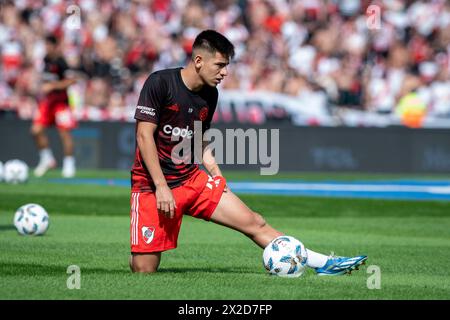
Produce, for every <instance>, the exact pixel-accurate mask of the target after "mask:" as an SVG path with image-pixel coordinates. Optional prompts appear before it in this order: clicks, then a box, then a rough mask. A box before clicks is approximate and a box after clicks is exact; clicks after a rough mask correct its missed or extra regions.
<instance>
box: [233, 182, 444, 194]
mask: <svg viewBox="0 0 450 320" xmlns="http://www.w3.org/2000/svg"><path fill="white" fill-rule="evenodd" d="M229 185H230V188H231V189H233V188H246V189H251V190H255V191H256V190H286V191H352V192H416V193H423V192H425V193H437V194H450V185H449V186H426V185H425V186H423V185H422V186H411V185H392V184H380V185H369V184H327V183H279V182H273V183H271V182H232V183H229Z"/></svg>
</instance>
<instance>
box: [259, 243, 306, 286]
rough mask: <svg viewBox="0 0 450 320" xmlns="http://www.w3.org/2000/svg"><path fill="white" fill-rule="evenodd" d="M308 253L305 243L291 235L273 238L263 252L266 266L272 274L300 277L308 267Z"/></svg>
mask: <svg viewBox="0 0 450 320" xmlns="http://www.w3.org/2000/svg"><path fill="white" fill-rule="evenodd" d="M307 260H308V255H307V252H306V249H305V246H304V245H303V243H301V242H300V241H298V240H297V239H295V238H294V237H290V236H279V237H277V238H275V239H273V240H272V242H270V243H269V245H268V246H267V247H266V248H265V249H264V252H263V264H264V268H266V270H267V271H268V272H269V274H271V275H276V276H280V277H299V276H301V275H302V274H303V273H304V272H305V269H306V261H307Z"/></svg>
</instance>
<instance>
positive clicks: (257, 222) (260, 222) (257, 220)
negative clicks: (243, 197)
mask: <svg viewBox="0 0 450 320" xmlns="http://www.w3.org/2000/svg"><path fill="white" fill-rule="evenodd" d="M253 216H254V223H253V224H254V226H255V228H257V229H261V228H264V227H265V226H266V220H265V219H264V218H263V217H262V216H261V215H260V214H259V213H257V212H253Z"/></svg>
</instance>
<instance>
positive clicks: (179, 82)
mask: <svg viewBox="0 0 450 320" xmlns="http://www.w3.org/2000/svg"><path fill="white" fill-rule="evenodd" d="M233 55H234V47H233V45H232V44H231V43H230V42H229V41H228V39H226V38H225V37H224V36H223V35H221V34H219V33H217V32H215V31H213V30H206V31H203V32H201V33H200V34H199V35H198V36H197V38H196V39H195V41H194V44H193V52H192V59H191V61H190V62H189V64H188V66H187V67H186V68H185V69H183V68H177V69H168V70H162V71H158V72H155V73H153V74H151V75H150V76H149V77H148V79H147V80H146V82H145V83H144V86H143V88H142V90H141V94H140V97H139V101H138V106H137V108H136V112H135V118H136V119H137V122H136V151H135V161H134V164H133V167H132V171H131V173H132V190H131V191H132V194H131V226H130V237H131V239H130V240H131V252H132V255H131V259H130V267H131V269H132V270H133V271H134V272H145V273H150V272H156V271H157V269H158V266H159V264H160V260H161V253H162V252H163V251H166V250H170V249H174V248H176V246H177V239H178V233H179V230H180V226H181V220H182V216H183V214H188V215H191V216H193V217H196V218H201V219H204V220H206V221H212V222H214V223H217V224H220V225H223V226H226V227H229V228H232V229H234V230H237V231H239V232H241V233H243V234H245V235H246V236H247V237H249V238H250V239H251V240H253V241H254V242H255V243H256V244H257V245H258V246H260V247H261V248H265V247H266V246H267V245H268V244H269V243H270V242H271V241H272V240H273V239H274V238H276V237H278V236H280V235H282V234H283V233H281V232H280V231H278V230H275V229H274V228H273V227H271V226H270V225H269V224H268V223H267V222H266V221H265V220H264V218H263V217H262V216H261V215H260V214H258V213H256V212H254V211H252V210H251V209H250V208H248V207H247V206H246V205H245V204H244V203H243V202H242V201H241V200H240V199H239V198H238V197H237V196H236V195H235V194H234V193H233V192H231V190H229V189H227V188H226V182H225V179H224V178H223V176H222V173H221V171H220V169H219V167H218V165H217V164H216V162H215V161H214V157H213V155H212V153H211V151H210V150H209V149H208V148H204V152H203V164H204V166H205V168H206V170H207V171H208V172H209V174H210V176H209V175H208V174H207V173H205V172H204V171H202V170H200V169H199V167H198V165H196V164H194V161H193V157H194V154H193V153H191V154H190V155H189V156H190V157H191V161H190V163H186V162H184V163H178V161H174V160H179V159H174V153H173V151H174V147H175V146H176V145H177V144H178V143H179V142H180V139H179V138H181V137H183V138H184V139H187V141H188V143H189V144H191V146H192V144H193V139H192V137H193V134H194V121H201V122H202V124H203V128H202V129H203V132H205V131H206V130H207V129H208V128H209V127H210V123H211V120H212V116H213V114H214V111H215V108H216V104H217V98H218V92H217V89H216V86H217V85H218V84H219V83H220V82H221V81H222V79H223V78H224V77H225V76H226V75H227V66H228V64H229V60H230V59H231V58H232V57H233ZM191 150H193V149H192V148H191ZM182 157H183V158H186V157H187V155H186V154H183V155H182ZM177 163H178V164H177ZM366 259H367V256H356V257H351V258H346V257H334V256H330V257H328V256H326V255H323V254H320V253H316V252H314V251H312V250H308V263H307V264H308V266H309V267H312V268H315V270H316V273H317V274H319V275H339V274H345V273H348V272H351V271H352V270H354V269H356V268H357V267H358V266H359V265H360V264H362V263H364V262H365V260H366Z"/></svg>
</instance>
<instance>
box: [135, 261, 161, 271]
mask: <svg viewBox="0 0 450 320" xmlns="http://www.w3.org/2000/svg"><path fill="white" fill-rule="evenodd" d="M130 267H131V271H133V272H134V273H155V272H157V271H158V266H155V265H151V264H148V263H147V264H143V263H132V264H131V266H130Z"/></svg>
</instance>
